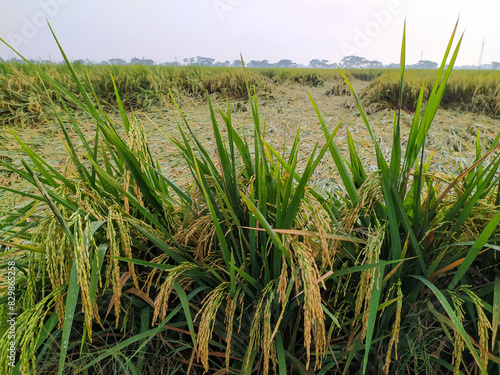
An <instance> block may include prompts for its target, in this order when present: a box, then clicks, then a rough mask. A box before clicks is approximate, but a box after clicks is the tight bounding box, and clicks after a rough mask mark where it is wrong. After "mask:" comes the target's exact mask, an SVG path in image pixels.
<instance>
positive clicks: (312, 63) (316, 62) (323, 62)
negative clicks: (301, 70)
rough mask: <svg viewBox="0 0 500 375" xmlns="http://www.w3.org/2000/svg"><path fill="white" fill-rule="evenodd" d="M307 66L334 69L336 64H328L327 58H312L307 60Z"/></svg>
mask: <svg viewBox="0 0 500 375" xmlns="http://www.w3.org/2000/svg"><path fill="white" fill-rule="evenodd" d="M309 66H310V67H311V68H313V69H335V68H336V67H337V64H335V63H332V64H329V61H328V60H320V59H312V60H311V61H310V62H309Z"/></svg>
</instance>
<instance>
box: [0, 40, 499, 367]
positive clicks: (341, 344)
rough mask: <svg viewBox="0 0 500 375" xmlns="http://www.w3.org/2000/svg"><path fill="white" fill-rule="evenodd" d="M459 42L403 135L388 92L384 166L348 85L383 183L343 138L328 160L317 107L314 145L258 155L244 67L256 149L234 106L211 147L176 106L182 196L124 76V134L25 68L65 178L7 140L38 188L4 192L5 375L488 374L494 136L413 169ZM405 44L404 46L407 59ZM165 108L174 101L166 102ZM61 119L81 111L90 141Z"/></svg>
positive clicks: (259, 138) (494, 250)
mask: <svg viewBox="0 0 500 375" xmlns="http://www.w3.org/2000/svg"><path fill="white" fill-rule="evenodd" d="M454 34H455V32H454V33H453V35H452V38H451V39H450V45H449V46H448V49H447V51H446V53H445V56H444V59H443V64H442V65H441V69H440V70H439V71H437V72H435V74H436V76H435V77H434V80H433V81H434V84H433V85H432V87H431V89H430V92H429V94H428V95H424V89H425V88H423V89H422V90H421V91H420V94H419V96H418V99H417V102H416V105H415V116H414V120H413V123H412V126H411V130H410V133H409V136H408V139H406V140H403V139H401V136H400V111H401V109H402V107H403V103H404V100H405V95H406V92H405V91H404V85H401V87H403V88H402V89H400V92H399V98H400V99H399V103H400V104H399V106H398V107H399V108H398V109H397V110H396V111H395V112H394V125H393V140H392V148H391V155H390V159H389V160H386V159H385V158H384V156H383V154H382V151H381V150H380V147H379V145H378V142H377V134H376V130H375V127H374V126H373V124H370V123H369V121H368V119H367V117H366V115H365V113H364V110H363V107H362V104H361V101H360V99H359V98H358V96H357V95H356V93H354V91H353V92H352V95H353V97H354V99H355V100H356V103H357V105H358V109H359V111H360V114H361V117H362V118H363V120H364V122H365V125H366V127H367V129H368V131H369V133H370V135H371V138H372V142H373V145H374V148H375V151H376V156H377V166H378V170H377V171H374V172H372V173H368V172H367V171H366V170H365V168H366V166H364V165H363V164H362V163H361V161H360V158H359V157H358V154H357V152H356V149H355V147H354V144H355V143H354V142H353V140H352V139H351V137H350V136H349V137H348V143H349V149H350V155H341V154H340V152H339V150H338V148H337V145H336V143H335V136H336V132H337V130H338V129H339V127H340V124H339V126H337V127H336V128H335V129H329V128H328V127H327V126H326V125H325V122H324V121H323V118H322V116H321V111H320V109H319V108H318V107H317V105H316V104H315V102H314V101H313V100H312V99H311V105H312V106H313V108H314V109H315V111H316V113H317V116H318V122H319V124H320V126H321V128H322V130H323V132H324V140H323V141H322V142H320V143H318V145H317V146H316V147H315V148H314V149H313V150H312V151H311V152H310V153H309V154H308V155H303V152H302V151H301V149H300V144H301V141H300V129H299V130H298V131H297V133H296V134H295V135H294V137H292V140H291V145H292V146H291V149H290V152H288V153H285V152H284V151H282V150H285V149H287V148H286V146H287V145H285V144H284V145H283V147H282V149H276V148H273V147H271V145H270V142H269V141H270V138H269V137H268V136H267V135H266V121H265V119H263V117H262V115H261V114H260V113H259V108H258V101H257V96H256V95H255V92H256V90H255V86H257V87H258V82H257V83H256V82H254V81H252V80H251V79H250V77H249V71H248V70H247V71H245V70H242V71H240V73H239V74H242V77H243V82H244V84H245V89H246V93H247V94H248V103H249V107H250V110H251V114H252V119H253V122H252V124H251V126H252V130H253V141H252V142H251V143H250V142H248V141H247V139H245V138H244V137H242V136H241V135H240V134H239V133H238V132H237V131H236V130H235V128H234V127H233V123H232V120H231V113H230V111H229V108H230V105H229V103H228V104H227V108H224V109H220V108H214V107H213V105H212V103H211V101H210V99H209V98H210V97H209V96H208V95H207V98H208V111H209V112H210V115H211V118H212V129H213V136H214V138H215V141H216V149H215V150H212V149H209V148H207V147H205V146H204V145H203V144H202V142H201V141H200V140H199V139H198V138H197V136H196V133H195V132H194V131H192V129H191V127H190V124H189V122H188V121H187V120H186V119H185V118H184V117H183V115H182V112H181V110H180V108H178V109H179V114H180V116H181V117H180V118H181V122H180V123H179V124H178V129H179V133H178V134H179V136H178V137H170V140H171V142H173V144H174V145H175V146H176V148H177V150H178V153H179V154H180V155H182V157H183V159H184V163H185V166H186V168H187V170H188V171H189V172H190V175H191V183H190V184H189V185H188V186H187V187H180V186H178V185H177V184H175V183H174V182H173V181H171V180H169V179H168V178H166V177H165V174H164V173H163V172H162V170H161V169H160V167H159V163H158V162H157V161H156V160H154V159H153V157H152V155H151V152H150V150H149V147H148V142H147V140H146V138H145V135H144V130H143V128H142V124H141V123H140V121H139V120H138V119H136V118H135V117H134V116H133V115H130V114H129V113H128V112H127V108H128V107H127V106H126V105H125V102H124V100H125V99H124V98H125V96H126V95H122V92H121V90H122V89H123V88H122V87H123V86H122V85H123V83H120V82H119V77H118V75H113V77H114V79H113V80H111V79H110V82H111V83H110V85H111V86H112V87H113V92H114V95H115V96H114V98H115V100H116V110H117V111H119V112H120V114H121V119H122V121H121V122H119V123H117V122H113V121H112V120H111V118H110V117H109V116H108V115H107V113H106V110H105V108H106V106H104V105H100V101H99V95H94V93H96V92H97V91H96V89H94V91H92V90H91V86H90V85H88V83H86V82H85V79H84V78H82V77H83V76H82V75H81V72H79V71H75V70H74V69H73V67H72V66H71V64H69V62H67V67H66V68H67V69H68V72H67V73H66V74H67V75H70V76H71V77H72V79H73V83H72V84H71V85H74V86H70V85H69V84H67V83H66V81H63V82H59V81H58V80H57V79H54V78H53V77H52V76H51V75H50V74H49V73H47V72H46V71H45V70H44V69H45V67H41V66H37V65H33V66H31V67H30V69H34V71H36V72H37V74H39V75H40V77H41V79H42V81H43V82H44V83H45V86H46V87H47V88H49V92H53V93H54V94H51V95H49V97H50V96H53V97H54V102H56V103H57V104H54V105H53V109H54V110H55V115H56V117H57V120H58V122H59V123H60V125H61V132H62V133H63V134H64V137H65V142H66V144H67V151H68V160H69V161H68V165H67V168H65V170H64V171H61V170H59V169H58V168H57V167H55V166H52V165H50V164H49V163H48V162H47V161H46V160H44V159H43V158H42V157H41V156H40V155H38V154H37V153H36V152H34V151H33V150H32V149H31V148H29V147H28V146H26V145H25V144H24V143H23V141H22V139H20V138H17V141H18V143H19V145H20V147H21V148H22V149H23V152H24V155H25V158H24V159H23V160H22V164H23V168H16V167H15V166H14V165H13V164H12V163H8V162H2V165H3V167H4V168H7V169H8V170H10V171H11V173H15V174H18V175H19V176H20V178H22V179H23V180H25V181H26V183H28V184H30V185H31V186H33V188H35V189H36V192H35V193H25V192H23V191H18V192H17V193H18V194H20V195H22V196H24V198H25V199H24V200H23V203H21V204H20V205H19V206H16V207H9V208H8V210H5V212H4V213H3V216H2V217H1V221H0V241H1V242H0V244H1V246H2V247H1V251H2V253H1V256H2V259H3V260H4V261H13V262H15V267H16V270H17V271H16V272H17V273H16V277H17V278H16V301H17V302H16V306H15V307H16V309H17V310H16V312H17V313H18V314H19V315H18V317H17V322H18V323H17V331H16V337H15V339H16V345H17V348H18V351H19V357H18V362H17V363H18V365H17V366H18V367H16V369H14V371H12V372H13V373H22V374H25V373H31V372H34V371H35V370H36V371H37V372H38V373H49V374H55V373H58V374H65V373H83V374H90V373H127V374H153V373H156V374H175V373H178V374H187V373H189V374H202V373H205V372H206V371H208V373H221V374H222V373H229V374H267V373H277V374H280V375H281V374H326V373H331V374H342V373H361V374H384V373H385V374H408V373H425V374H440V373H449V372H450V371H453V370H455V372H456V373H464V374H465V373H481V374H493V373H497V372H499V371H500V368H499V363H500V355H499V348H498V341H497V338H495V336H494V335H495V334H496V333H497V327H498V322H499V316H498V313H499V311H500V298H499V297H498V295H499V288H500V287H499V285H500V284H499V283H498V251H499V250H500V229H499V226H498V223H499V222H500V213H499V212H500V211H499V206H500V175H499V171H500V170H499V167H500V155H499V152H498V151H499V142H498V141H499V138H500V134H499V136H498V137H497V138H496V140H495V141H494V142H493V143H492V144H491V145H490V146H489V148H488V149H487V151H486V153H485V154H481V146H480V140H478V142H477V150H478V151H477V155H476V162H475V163H474V164H473V165H471V166H469V167H468V168H466V169H464V170H463V172H462V173H461V174H460V175H459V176H457V177H455V178H449V179H443V178H440V177H438V176H436V175H435V174H434V173H433V170H432V165H430V161H428V160H424V159H423V155H424V152H423V151H424V148H425V140H426V135H427V132H428V131H429V128H430V126H431V125H432V122H433V119H434V116H435V114H436V112H437V111H438V108H439V106H440V102H441V100H442V98H443V95H444V93H445V87H446V84H447V83H448V78H449V76H450V74H451V70H452V68H453V64H454V62H455V59H456V55H457V53H458V49H459V45H460V41H459V42H458V45H457V46H456V48H455V49H453V50H452V42H453V40H454ZM405 48H406V47H405V41H404V38H403V44H402V53H401V62H402V66H404V62H405ZM61 52H62V53H63V55H64V52H63V50H62V49H61ZM445 66H447V67H446V68H445ZM245 74H248V75H245ZM339 74H341V75H343V77H344V79H345V82H346V85H347V86H348V87H349V88H350V89H351V90H352V85H351V83H350V81H349V78H348V77H347V76H346V75H345V74H344V73H343V72H341V71H339ZM404 78H405V71H404V69H402V70H401V72H400V76H399V80H400V83H401V84H402V83H403V82H404ZM252 82H253V83H252ZM71 87H76V91H75V90H74V89H72V88H71ZM50 90H52V91H50ZM124 94H126V91H125V93H124ZM424 96H425V98H426V103H425V105H424ZM122 97H123V99H122ZM169 100H171V101H172V102H173V103H174V105H176V106H177V104H175V103H176V94H175V93H174V92H173V93H172V94H171V97H170V99H169ZM50 104H51V105H52V103H50ZM177 107H178V106H177ZM57 108H62V109H63V110H64V113H60V112H59V111H58V110H57ZM74 108H80V109H81V110H85V111H86V112H87V113H88V115H89V116H91V117H92V118H93V120H94V122H95V126H96V130H95V134H94V135H93V136H92V137H90V138H86V137H85V136H84V134H83V133H82V131H81V129H80V126H79V123H78V121H77V120H75V117H74V116H73V113H74ZM64 121H69V122H70V124H71V127H72V129H71V131H72V132H75V134H77V135H78V137H79V144H77V143H75V142H73V141H72V138H71V137H70V134H69V130H67V129H66V127H65V122H64ZM13 134H14V133H13ZM121 134H123V135H121ZM14 135H15V134H14ZM403 143H404V144H405V145H406V147H405V149H403V148H402V147H401V145H402V144H403ZM249 144H251V145H252V146H250V145H249ZM77 147H81V148H83V149H84V150H85V156H83V157H82V156H80V154H79V153H77V152H76V149H77ZM304 156H306V157H305V160H306V162H305V165H300V163H299V160H302V159H303V158H304ZM325 162H326V163H331V164H335V166H336V169H337V170H338V173H339V176H338V177H339V180H340V181H341V185H342V187H341V188H340V189H339V190H337V191H333V192H330V193H328V192H324V191H322V190H321V189H319V188H317V187H315V186H314V185H311V184H310V179H311V176H312V175H313V174H314V171H315V169H316V168H317V166H318V165H319V163H325ZM3 189H4V190H8V189H7V188H3ZM2 277H3V276H2ZM2 287H3V288H4V289H3V290H4V291H5V290H6V289H5V287H6V284H5V279H3V284H2ZM7 302H8V299H7V295H6V293H5V292H4V295H3V297H2V298H1V299H0V311H1V318H0V322H1V324H2V326H1V331H0V353H1V354H0V368H2V369H6V370H5V371H6V373H11V370H12V369H11V368H10V367H8V366H7V357H6V356H7V347H8V345H9V342H10V340H9V338H8V331H7V328H8V327H7V326H6V313H7V308H8V303H7ZM56 348H57V350H56ZM368 364H369V365H368Z"/></svg>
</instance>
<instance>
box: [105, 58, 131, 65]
mask: <svg viewBox="0 0 500 375" xmlns="http://www.w3.org/2000/svg"><path fill="white" fill-rule="evenodd" d="M109 63H110V64H111V65H127V62H126V61H125V60H123V59H109Z"/></svg>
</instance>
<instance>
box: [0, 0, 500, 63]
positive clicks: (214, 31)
mask: <svg viewBox="0 0 500 375" xmlns="http://www.w3.org/2000/svg"><path fill="white" fill-rule="evenodd" d="M0 5H2V7H1V9H2V12H1V13H0V38H2V39H4V40H5V41H6V42H8V43H9V44H11V45H12V46H13V47H15V48H16V49H17V50H18V51H19V52H20V53H21V54H22V55H24V56H25V57H27V58H30V59H37V60H47V59H51V60H53V61H60V60H61V55H60V53H59V51H58V49H57V45H56V43H55V42H54V39H53V37H52V35H51V33H50V30H49V28H48V27H47V24H46V19H47V20H48V21H49V22H50V24H51V25H52V27H53V29H54V31H55V33H56V36H57V37H58V39H59V41H60V42H61V44H62V46H63V48H64V50H65V52H66V54H67V55H68V57H69V58H70V59H72V60H77V59H89V60H91V61H95V62H100V61H102V60H109V59H111V58H122V59H125V60H127V61H130V59H131V58H133V57H138V58H147V59H153V60H154V61H155V62H157V63H159V62H167V61H175V60H177V61H179V62H181V63H182V62H183V59H184V58H189V57H196V56H204V57H210V58H214V59H216V60H217V61H225V60H229V61H233V60H236V59H239V56H240V52H241V53H242V55H243V58H244V60H245V61H250V60H264V59H266V60H269V61H270V62H277V61H279V60H281V59H290V60H293V61H294V62H296V63H299V64H305V65H307V64H308V63H309V61H310V60H312V59H324V60H328V61H329V62H331V63H333V62H336V63H338V62H339V61H340V60H341V59H342V58H343V57H344V56H347V55H357V56H361V57H364V58H366V59H368V60H378V61H380V62H382V63H383V64H389V63H397V62H399V59H400V49H401V39H402V35H403V26H404V22H405V19H406V40H407V44H406V45H407V47H406V50H407V55H406V61H407V63H408V64H414V63H417V62H418V61H419V60H420V59H421V58H422V59H423V60H431V61H435V62H440V61H441V60H442V56H443V54H444V51H445V50H446V46H447V43H448V41H449V38H450V36H451V33H452V31H453V28H454V26H455V23H456V22H457V20H458V19H459V18H460V20H459V25H458V36H460V35H461V34H462V33H464V32H465V33H464V37H463V42H462V46H461V49H460V53H459V57H458V59H457V65H459V66H460V65H477V64H478V62H479V59H480V55H481V50H482V45H483V40H484V52H483V55H482V62H483V63H484V64H488V63H491V62H492V61H500V28H499V27H498V20H499V19H500V0H474V1H471V0H469V1H466V0H418V1H415V0H370V1H369V0H307V1H306V0H301V1H299V0H190V1H181V0H177V1H171V0H142V1H138V0H21V1H20V0H0ZM457 39H458V38H457ZM12 56H15V55H14V54H13V53H12V51H11V50H10V49H9V48H7V47H6V46H5V45H3V44H1V43H0V57H2V58H4V59H7V58H10V57H12Z"/></svg>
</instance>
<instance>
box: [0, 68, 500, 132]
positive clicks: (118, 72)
mask: <svg viewBox="0 0 500 375" xmlns="http://www.w3.org/2000/svg"><path fill="white" fill-rule="evenodd" d="M38 67H39V68H41V69H42V70H43V71H44V72H45V73H46V74H48V75H49V76H50V77H51V78H53V79H55V80H56V81H57V82H59V83H61V84H62V85H63V86H64V87H66V89H67V90H69V91H70V92H71V93H73V94H75V95H79V94H78V90H77V87H76V84H75V83H74V81H73V80H72V77H71V76H70V74H69V73H68V71H67V70H66V68H65V66H63V65H44V64H40V65H38ZM75 69H76V71H77V73H78V74H80V75H81V76H82V77H85V78H84V79H83V82H84V85H85V88H86V89H87V90H90V86H92V88H93V90H94V95H95V96H96V98H98V99H99V101H100V102H101V104H102V105H104V106H105V107H106V108H116V98H115V94H114V89H113V84H112V81H111V79H110V76H111V75H112V76H113V77H114V79H115V82H116V83H117V86H118V91H119V93H120V95H121V98H122V101H123V104H124V106H125V108H126V109H129V110H136V111H137V110H139V111H155V110H161V109H163V108H165V106H167V105H168V103H171V101H170V98H169V91H171V92H173V93H174V94H175V95H176V97H178V98H184V97H186V98H196V99H202V100H203V99H205V95H206V93H207V92H208V93H209V94H218V95H219V96H220V97H225V96H228V97H229V98H230V99H232V100H244V99H245V98H246V91H245V90H246V88H245V81H244V77H243V71H242V69H241V68H206V67H196V66H189V67H158V66H141V65H135V66H83V65H76V66H75ZM247 71H248V75H249V80H250V83H251V85H252V86H253V87H255V89H256V90H257V92H258V93H259V96H260V97H267V98H272V99H277V100H279V99H280V97H281V96H282V95H284V94H285V95H286V90H283V86H289V85H293V84H297V85H302V86H305V88H309V87H322V88H324V94H325V95H336V96H342V95H347V94H349V90H348V89H347V85H346V84H345V82H344V80H343V79H342V77H341V75H340V73H339V71H338V70H330V69H327V70H325V69H278V68H262V69H261V68H255V69H248V70H247ZM436 72H437V71H426V70H413V71H408V72H407V80H406V83H405V95H404V97H405V102H404V103H403V108H404V109H407V110H410V111H413V110H414V109H415V103H416V101H417V99H418V91H419V88H420V85H421V84H422V82H423V80H424V79H425V80H426V92H425V94H428V93H429V92H430V89H431V84H432V81H433V78H434V76H435V74H436ZM346 73H347V75H348V77H350V78H352V79H354V80H361V81H366V82H370V83H369V85H368V87H367V88H366V90H365V91H363V92H361V93H360V96H361V97H362V98H364V102H365V103H366V104H368V105H371V106H372V109H373V110H377V109H381V108H390V109H394V108H396V105H397V98H398V87H399V78H398V74H399V73H398V71H397V70H384V69H374V70H362V69H360V70H358V69H354V70H349V71H346ZM284 91H285V92H284ZM304 91H305V90H304ZM424 97H425V95H424ZM51 100H53V101H54V102H56V103H57V102H58V98H57V94H56V92H55V91H54V90H53V88H51V87H44V86H43V85H42V81H41V80H40V79H38V78H37V74H36V73H35V72H34V70H33V68H32V67H30V66H29V65H27V64H18V63H12V64H8V63H1V64H0V124H8V125H20V126H40V125H41V124H46V123H48V122H50V121H51V119H52V118H53V114H52V108H51V105H50V101H51ZM71 105H72V104H70V106H71ZM442 106H443V107H444V108H453V109H457V110H462V111H471V112H473V113H477V114H484V115H488V116H492V117H496V116H498V114H499V113H500V72H498V71H454V72H453V73H452V75H451V78H450V80H449V83H448V87H447V89H446V91H445V94H444V97H443V101H442ZM71 109H72V110H77V108H75V107H74V105H73V108H71Z"/></svg>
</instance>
